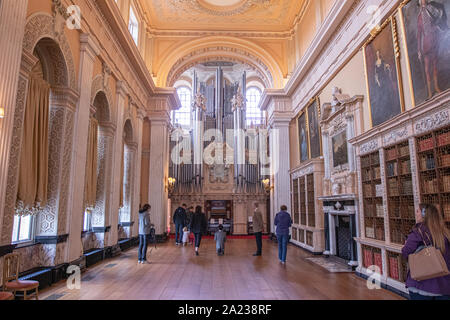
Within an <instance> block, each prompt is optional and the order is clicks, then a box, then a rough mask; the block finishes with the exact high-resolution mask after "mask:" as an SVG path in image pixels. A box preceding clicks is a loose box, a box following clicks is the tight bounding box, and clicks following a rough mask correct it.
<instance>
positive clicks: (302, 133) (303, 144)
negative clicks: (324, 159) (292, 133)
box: [298, 113, 309, 162]
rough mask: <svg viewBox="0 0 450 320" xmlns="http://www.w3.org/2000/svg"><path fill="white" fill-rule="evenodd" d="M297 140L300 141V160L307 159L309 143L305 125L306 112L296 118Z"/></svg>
mask: <svg viewBox="0 0 450 320" xmlns="http://www.w3.org/2000/svg"><path fill="white" fill-rule="evenodd" d="M298 140H299V143H300V162H304V161H307V160H308V159H309V144H308V140H309V139H308V127H307V126H306V113H302V115H301V116H300V117H299V118H298Z"/></svg>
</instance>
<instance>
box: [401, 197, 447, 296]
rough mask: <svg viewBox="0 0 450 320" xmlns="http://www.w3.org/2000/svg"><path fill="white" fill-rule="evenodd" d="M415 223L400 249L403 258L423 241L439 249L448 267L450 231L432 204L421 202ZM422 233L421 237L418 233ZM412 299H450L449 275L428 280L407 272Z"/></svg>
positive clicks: (414, 250) (413, 251)
mask: <svg viewBox="0 0 450 320" xmlns="http://www.w3.org/2000/svg"><path fill="white" fill-rule="evenodd" d="M416 221H417V225H416V226H415V227H414V228H413V230H412V232H411V233H410V234H409V236H408V240H406V244H405V246H404V247H403V249H402V254H403V257H404V258H405V259H407V258H408V256H409V255H410V254H414V253H415V252H416V251H417V249H419V248H420V247H423V246H424V243H425V244H426V245H427V246H429V245H434V246H435V247H436V248H437V249H440V250H441V252H442V255H443V256H444V259H445V262H446V263H447V267H448V268H449V269H450V231H449V230H448V229H447V227H446V226H445V222H444V219H443V218H442V215H441V214H440V213H439V211H438V209H437V208H436V207H435V206H433V205H428V204H421V205H420V206H419V210H417V212H416ZM419 229H420V231H421V233H422V234H423V237H422V235H421V233H420V231H419ZM406 287H407V288H408V291H409V295H410V297H411V299H412V300H450V275H448V276H445V277H439V278H434V279H429V280H423V281H416V280H414V279H412V278H411V274H410V273H408V279H407V281H406Z"/></svg>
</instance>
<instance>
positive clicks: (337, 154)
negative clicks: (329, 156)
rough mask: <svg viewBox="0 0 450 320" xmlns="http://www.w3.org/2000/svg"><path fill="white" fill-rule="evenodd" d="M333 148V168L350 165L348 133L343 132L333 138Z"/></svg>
mask: <svg viewBox="0 0 450 320" xmlns="http://www.w3.org/2000/svg"><path fill="white" fill-rule="evenodd" d="M331 143H332V148H333V167H334V168H337V167H341V166H343V165H346V164H347V163H348V151H347V150H348V149H347V132H346V131H342V132H341V133H339V134H337V135H335V136H334V137H333V138H331Z"/></svg>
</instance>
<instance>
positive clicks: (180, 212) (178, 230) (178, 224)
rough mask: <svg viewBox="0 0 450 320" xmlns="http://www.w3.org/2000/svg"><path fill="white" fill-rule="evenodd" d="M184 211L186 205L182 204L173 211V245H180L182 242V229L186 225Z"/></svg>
mask: <svg viewBox="0 0 450 320" xmlns="http://www.w3.org/2000/svg"><path fill="white" fill-rule="evenodd" d="M186 209H187V205H186V204H184V203H183V205H182V206H181V207H179V208H178V209H177V210H175V213H174V214H173V223H174V224H175V245H177V246H178V245H180V244H182V242H183V228H184V226H185V223H186Z"/></svg>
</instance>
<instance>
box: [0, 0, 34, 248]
mask: <svg viewBox="0 0 450 320" xmlns="http://www.w3.org/2000/svg"><path fill="white" fill-rule="evenodd" d="M27 5H28V0H15V1H2V3H1V4H0V30H1V32H0V48H2V55H1V59H0V108H4V110H5V117H4V118H3V119H0V208H1V209H0V232H1V230H2V228H1V224H2V222H3V214H4V212H3V209H4V207H5V194H6V188H7V175H8V160H9V152H10V149H11V137H12V131H13V123H14V108H15V105H16V97H17V87H18V80H19V70H20V61H21V57H22V42H23V37H24V29H25V23H26V12H27ZM2 238H3V237H2V236H1V235H0V239H2Z"/></svg>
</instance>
